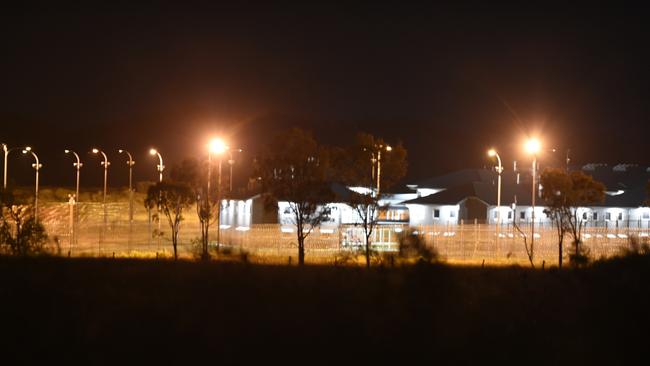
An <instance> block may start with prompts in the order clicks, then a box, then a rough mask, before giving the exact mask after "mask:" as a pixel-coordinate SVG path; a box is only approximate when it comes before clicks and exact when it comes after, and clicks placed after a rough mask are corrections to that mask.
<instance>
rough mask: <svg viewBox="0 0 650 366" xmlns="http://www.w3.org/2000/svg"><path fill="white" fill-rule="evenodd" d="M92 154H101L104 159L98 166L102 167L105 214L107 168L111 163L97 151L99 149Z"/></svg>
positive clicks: (101, 152) (104, 155) (103, 154)
mask: <svg viewBox="0 0 650 366" xmlns="http://www.w3.org/2000/svg"><path fill="white" fill-rule="evenodd" d="M92 151H93V154H102V156H103V157H104V161H102V162H101V163H100V164H101V165H102V166H103V167H104V212H106V208H105V206H106V184H107V183H108V166H109V165H111V163H110V162H109V161H108V157H107V156H106V154H105V153H104V152H103V151H101V150H99V149H95V148H94V149H93V150H92Z"/></svg>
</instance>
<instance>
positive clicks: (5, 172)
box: [2, 143, 17, 189]
mask: <svg viewBox="0 0 650 366" xmlns="http://www.w3.org/2000/svg"><path fill="white" fill-rule="evenodd" d="M16 149H17V148H15V147H13V148H9V146H7V144H5V143H2V151H3V152H4V156H5V160H4V175H3V179H2V180H3V183H2V188H4V189H7V158H8V157H9V153H11V152H12V151H14V150H16Z"/></svg>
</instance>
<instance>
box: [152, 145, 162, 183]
mask: <svg viewBox="0 0 650 366" xmlns="http://www.w3.org/2000/svg"><path fill="white" fill-rule="evenodd" d="M149 154H150V155H158V165H156V169H157V170H158V173H159V177H158V181H159V182H162V178H163V170H165V166H164V165H163V158H162V155H160V153H159V152H158V150H156V149H151V150H149Z"/></svg>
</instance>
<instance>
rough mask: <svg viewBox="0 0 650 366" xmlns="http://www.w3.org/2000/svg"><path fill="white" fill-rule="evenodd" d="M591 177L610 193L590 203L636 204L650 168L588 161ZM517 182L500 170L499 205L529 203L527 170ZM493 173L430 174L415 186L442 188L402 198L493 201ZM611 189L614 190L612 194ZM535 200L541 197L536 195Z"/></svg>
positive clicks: (450, 202) (641, 199) (643, 192)
mask: <svg viewBox="0 0 650 366" xmlns="http://www.w3.org/2000/svg"><path fill="white" fill-rule="evenodd" d="M584 172H585V173H586V174H590V175H592V176H593V177H594V179H595V180H597V181H600V182H603V184H605V186H606V187H607V191H608V192H610V194H607V195H606V196H605V201H604V202H603V203H599V204H595V205H593V206H604V207H640V206H643V205H644V202H645V201H646V199H648V197H647V193H646V185H647V184H648V180H650V172H649V171H648V169H646V168H644V167H637V166H634V165H627V164H626V165H618V166H617V167H616V168H615V169H613V168H612V167H607V166H606V165H604V164H591V165H590V169H584ZM519 173H520V176H519V183H517V172H513V171H504V172H503V173H502V174H501V177H502V181H501V205H502V206H510V205H512V204H513V203H516V204H517V205H523V206H530V205H531V203H532V200H531V199H532V197H531V191H532V187H531V181H530V174H528V172H522V171H520V172H519ZM497 177H498V175H497V174H496V172H494V171H490V170H486V169H464V170H460V171H457V172H454V173H450V174H446V175H443V176H440V177H435V178H430V179H427V180H425V181H422V182H420V183H419V184H418V187H420V188H422V187H426V188H443V190H442V191H440V192H438V193H435V194H432V195H428V196H424V197H418V198H416V199H412V200H409V201H406V202H404V203H405V204H429V205H457V204H459V203H460V202H461V201H463V200H465V199H466V198H469V197H475V198H478V199H480V200H481V201H484V202H485V203H487V204H489V205H492V206H496V204H497V202H496V201H497ZM613 192H616V193H618V194H615V195H612V193H613ZM536 203H537V204H539V205H540V206H541V205H543V201H542V200H541V199H540V198H539V196H538V198H537V202H536Z"/></svg>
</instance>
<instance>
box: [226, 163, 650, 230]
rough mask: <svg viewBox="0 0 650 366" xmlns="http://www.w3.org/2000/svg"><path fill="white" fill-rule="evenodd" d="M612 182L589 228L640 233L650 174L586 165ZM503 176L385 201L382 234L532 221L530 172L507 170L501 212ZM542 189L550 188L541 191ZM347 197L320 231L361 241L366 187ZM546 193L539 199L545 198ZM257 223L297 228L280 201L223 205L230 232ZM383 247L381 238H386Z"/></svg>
mask: <svg viewBox="0 0 650 366" xmlns="http://www.w3.org/2000/svg"><path fill="white" fill-rule="evenodd" d="M580 169H582V170H583V171H584V172H585V173H587V174H590V175H592V176H593V177H594V179H596V180H597V181H600V182H602V183H604V184H605V186H606V196H605V201H604V202H603V203H602V204H598V205H594V206H589V207H581V208H579V209H578V215H579V216H580V217H582V218H583V220H584V221H585V224H586V225H587V226H599V227H641V228H648V227H649V226H650V207H648V206H647V199H648V197H647V194H646V185H647V182H648V181H649V180H650V168H642V167H638V166H635V165H629V164H628V165H623V164H621V165H616V166H614V167H609V166H606V165H603V164H587V165H585V166H583V167H581V168H580ZM497 177H498V176H497V173H496V172H495V171H493V170H488V169H465V170H460V171H456V172H452V173H449V174H446V175H442V176H438V177H434V178H431V179H427V180H423V181H420V182H418V183H416V184H410V185H408V187H409V189H410V192H405V193H397V194H390V195H386V196H385V197H383V198H382V201H381V205H382V206H383V207H382V209H381V210H380V211H379V213H378V224H379V225H380V228H379V229H378V232H379V234H378V235H380V236H381V235H382V234H381V226H390V227H395V226H396V225H397V226H409V225H410V226H413V227H418V226H427V225H458V224H461V223H467V224H469V223H481V224H491V225H495V224H497V222H498V216H499V215H498V213H497V211H500V213H501V215H500V216H501V219H500V222H501V225H512V224H513V223H515V222H516V223H530V222H531V220H532V219H533V214H532V204H531V203H532V194H531V193H532V182H531V176H530V172H527V171H516V170H511V171H504V172H503V173H502V187H501V206H500V207H497ZM538 188H539V189H538V191H539V190H541V189H543V187H541V186H539V187H538ZM332 189H333V190H335V191H336V193H337V196H338V197H340V198H341V199H340V200H339V202H331V203H329V204H328V205H327V206H328V208H329V209H330V211H331V214H330V217H329V219H328V221H326V222H324V223H323V224H322V225H321V230H324V231H325V232H327V231H328V230H334V229H335V228H339V227H349V230H348V231H347V232H346V235H345V236H346V237H348V236H349V237H355V239H350V240H353V241H354V240H357V239H356V237H357V236H358V235H359V228H358V227H355V226H358V224H359V223H360V221H361V220H360V217H359V215H358V214H357V212H356V211H355V210H354V209H353V208H352V207H350V206H349V205H347V204H346V203H345V197H346V196H347V195H348V194H349V193H350V192H351V191H356V192H361V193H364V192H365V193H367V191H368V190H367V189H365V190H366V191H364V188H359V187H344V186H342V185H333V186H332ZM538 194H539V193H538ZM544 209H545V208H544V203H543V201H542V200H541V198H540V197H539V196H538V197H537V199H536V206H535V215H534V216H535V222H536V223H539V224H540V225H550V224H551V221H550V219H549V218H548V217H547V216H546V214H545V213H544ZM255 224H280V225H281V226H282V228H283V230H287V231H289V230H292V227H293V224H294V223H293V217H292V212H291V209H290V207H289V203H288V202H286V201H282V200H280V201H279V202H277V204H273V205H269V202H268V200H265V199H264V196H263V195H262V194H257V195H254V196H251V197H249V198H246V199H240V200H224V201H223V202H222V213H221V225H222V227H223V228H230V227H235V228H242V229H245V228H246V227H249V226H250V225H255ZM380 241H381V240H380Z"/></svg>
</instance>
